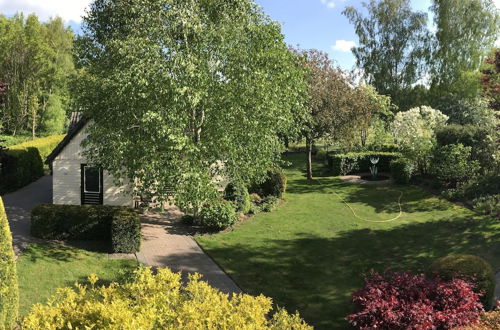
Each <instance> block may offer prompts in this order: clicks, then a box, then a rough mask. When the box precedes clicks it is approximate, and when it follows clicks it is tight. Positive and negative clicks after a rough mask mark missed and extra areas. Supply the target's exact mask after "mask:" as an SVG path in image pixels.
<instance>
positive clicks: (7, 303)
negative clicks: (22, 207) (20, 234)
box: [0, 198, 19, 329]
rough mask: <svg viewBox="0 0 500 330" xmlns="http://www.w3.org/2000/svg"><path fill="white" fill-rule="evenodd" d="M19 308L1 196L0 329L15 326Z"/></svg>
mask: <svg viewBox="0 0 500 330" xmlns="http://www.w3.org/2000/svg"><path fill="white" fill-rule="evenodd" d="M18 308H19V288H18V284H17V270H16V262H15V259H14V251H13V250H12V235H11V233H10V228H9V223H8V222H7V215H6V214H5V210H4V207H3V202H2V198H0V329H4V328H7V329H10V328H14V326H15V324H16V321H17V315H18Z"/></svg>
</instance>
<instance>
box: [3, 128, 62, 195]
mask: <svg viewBox="0 0 500 330" xmlns="http://www.w3.org/2000/svg"><path fill="white" fill-rule="evenodd" d="M63 138H64V135H54V136H48V137H45V138H40V139H35V140H32V141H27V142H23V143H21V144H17V145H14V146H12V147H10V148H9V149H8V150H7V153H6V154H7V157H5V159H4V160H3V161H2V166H1V172H0V191H2V192H7V191H12V190H16V189H19V188H21V187H24V186H25V185H27V184H30V183H31V182H33V181H36V180H38V179H39V178H40V177H42V176H43V171H44V165H43V162H44V160H45V158H46V157H47V156H48V155H49V154H50V153H51V152H52V150H54V148H55V147H56V146H57V145H58V144H59V142H61V140H62V139H63Z"/></svg>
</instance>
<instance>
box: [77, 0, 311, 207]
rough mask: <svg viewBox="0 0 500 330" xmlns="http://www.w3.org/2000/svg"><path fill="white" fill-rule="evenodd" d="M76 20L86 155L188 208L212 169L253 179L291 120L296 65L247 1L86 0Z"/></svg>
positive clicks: (274, 29)
mask: <svg viewBox="0 0 500 330" xmlns="http://www.w3.org/2000/svg"><path fill="white" fill-rule="evenodd" d="M84 26H85V29H84V33H83V35H82V36H80V37H79V38H78V43H77V46H76V53H77V55H78V57H79V62H78V65H79V66H80V67H81V73H82V76H81V78H80V79H78V81H77V86H76V89H75V90H76V91H77V92H76V93H75V94H76V95H77V105H78V107H80V108H81V109H82V110H83V111H84V113H85V115H87V116H88V117H89V118H92V120H93V122H94V125H92V126H91V127H90V128H89V135H88V138H87V139H86V142H85V143H86V146H89V148H88V149H87V153H86V156H87V157H88V159H89V161H92V162H95V163H98V164H101V165H102V167H103V168H104V169H105V170H108V171H109V172H110V173H111V174H112V175H113V176H114V177H115V178H124V177H127V178H129V179H131V180H130V181H131V182H139V183H140V185H138V186H137V187H135V188H136V189H137V190H138V192H139V193H142V192H146V191H155V194H156V195H157V196H158V199H159V200H158V201H159V202H161V201H165V200H172V199H173V201H174V203H175V204H176V205H177V206H179V207H180V208H181V209H182V211H184V212H185V213H188V214H197V212H198V211H199V210H200V209H201V208H202V206H203V204H205V203H210V202H211V201H212V200H214V199H216V198H217V191H216V188H217V187H216V183H214V180H213V179H214V177H218V176H223V177H229V178H231V179H232V180H234V181H237V182H241V183H243V184H245V185H248V184H250V183H251V182H253V181H256V180H257V181H258V180H260V179H262V178H263V176H264V173H265V170H266V169H267V168H273V167H276V166H279V156H280V154H281V152H282V151H284V142H283V139H281V138H280V136H290V135H294V134H293V133H294V132H296V133H298V132H299V131H300V129H301V128H302V127H298V125H296V121H297V120H298V119H299V118H303V117H304V116H305V115H306V112H305V109H304V107H303V104H304V102H305V94H306V87H307V86H306V82H305V70H304V69H303V67H302V66H300V65H298V61H297V58H296V57H295V56H294V55H293V54H292V53H291V52H290V50H289V49H288V47H287V45H286V43H285V42H284V40H283V38H284V37H283V35H282V33H281V28H280V25H279V24H278V23H276V22H273V21H272V20H271V19H270V18H269V17H268V16H267V15H265V14H264V13H263V12H262V10H261V8H259V7H258V6H257V5H256V4H255V3H254V2H253V1H250V0H239V1H225V0H214V1H198V0H187V1H186V0H153V1H148V2H144V1H142V0H131V1H127V2H123V1H117V0H112V1H108V0H97V1H95V2H94V3H93V4H92V5H91V6H90V9H89V11H88V12H87V16H86V17H85V18H84ZM109 95H113V97H109ZM102 109H106V111H102ZM165 109H168V111H165ZM153 155H154V157H153Z"/></svg>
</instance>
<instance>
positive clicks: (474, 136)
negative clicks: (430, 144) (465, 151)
mask: <svg viewBox="0 0 500 330" xmlns="http://www.w3.org/2000/svg"><path fill="white" fill-rule="evenodd" d="M492 133H493V132H492V130H491V129H489V128H487V127H484V126H474V125H446V126H443V127H441V128H440V129H438V130H437V132H436V140H437V144H438V146H445V145H449V144H463V145H464V146H467V147H471V148H472V149H471V159H473V160H477V161H479V162H480V164H481V168H483V169H491V168H493V167H494V164H495V160H494V159H493V157H494V155H495V150H496V149H497V144H496V143H495V141H494V138H493V136H492Z"/></svg>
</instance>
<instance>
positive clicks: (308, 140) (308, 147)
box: [306, 137, 313, 180]
mask: <svg viewBox="0 0 500 330" xmlns="http://www.w3.org/2000/svg"><path fill="white" fill-rule="evenodd" d="M312 146H313V139H311V138H309V137H306V153H307V163H306V168H307V179H308V180H312V179H313V173H312Z"/></svg>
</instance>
